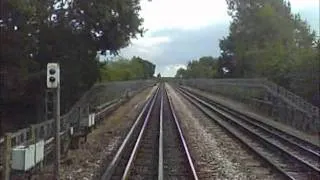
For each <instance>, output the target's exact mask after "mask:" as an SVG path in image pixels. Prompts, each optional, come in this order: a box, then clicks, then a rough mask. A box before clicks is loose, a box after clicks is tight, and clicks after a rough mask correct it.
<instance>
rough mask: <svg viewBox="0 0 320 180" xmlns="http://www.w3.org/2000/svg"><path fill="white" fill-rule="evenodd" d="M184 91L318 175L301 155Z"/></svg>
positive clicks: (319, 171) (316, 170)
mask: <svg viewBox="0 0 320 180" xmlns="http://www.w3.org/2000/svg"><path fill="white" fill-rule="evenodd" d="M184 92H185V93H187V94H188V95H189V96H191V97H192V98H194V99H196V100H197V101H198V102H200V103H201V104H203V105H204V106H206V107H208V108H209V109H211V110H213V111H215V112H217V113H218V114H220V115H222V116H223V117H225V118H227V119H228V120H230V121H231V123H234V124H235V125H236V126H237V127H240V128H242V129H244V130H245V132H246V133H249V134H251V135H252V136H254V137H255V138H258V139H259V140H260V141H262V142H264V143H267V144H268V145H270V146H271V147H273V148H275V149H277V150H278V151H280V152H282V153H284V154H285V155H287V156H288V157H290V158H291V159H293V160H295V161H297V162H299V164H300V165H303V167H304V169H305V170H307V171H309V172H310V173H312V175H315V176H317V177H319V176H320V170H319V168H318V167H315V166H314V165H313V164H310V163H309V162H307V161H305V160H304V159H302V158H301V157H298V156H297V155H295V154H293V153H292V152H289V151H288V150H286V149H284V148H283V147H281V146H279V145H277V144H275V143H274V142H272V141H271V140H269V139H267V138H266V137H263V136H262V135H260V134H258V133H256V132H254V131H253V130H252V129H250V128H249V127H248V126H246V125H244V124H243V123H241V122H239V121H238V120H237V119H235V118H234V117H232V116H230V115H229V114H227V113H225V112H223V111H221V110H219V109H217V108H216V107H213V106H212V105H210V104H208V103H207V102H205V101H204V100H201V99H199V98H197V97H196V96H194V95H192V94H191V93H189V92H186V91H184Z"/></svg>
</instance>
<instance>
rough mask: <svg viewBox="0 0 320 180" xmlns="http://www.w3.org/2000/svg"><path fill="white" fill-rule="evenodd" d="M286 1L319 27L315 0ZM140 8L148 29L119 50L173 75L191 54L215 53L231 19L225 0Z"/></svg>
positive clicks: (183, 0)
mask: <svg viewBox="0 0 320 180" xmlns="http://www.w3.org/2000/svg"><path fill="white" fill-rule="evenodd" d="M290 2H291V6H292V11H293V12H294V13H300V14H301V16H302V18H306V19H307V20H308V22H310V24H311V25H312V27H313V28H317V27H319V0H290ZM141 8H142V9H141V12H140V15H141V17H143V18H144V24H143V26H144V27H145V28H146V29H148V32H147V33H146V34H145V36H144V37H142V38H139V39H133V40H132V44H131V45H130V46H129V47H127V48H125V49H123V50H121V52H120V54H121V55H122V56H124V57H128V58H130V57H132V56H140V57H142V58H144V59H147V60H150V61H152V62H153V63H155V64H156V65H157V69H156V73H159V72H160V73H161V75H162V76H174V75H175V73H176V71H177V70H178V69H179V68H180V67H185V65H183V64H185V63H186V62H187V61H188V60H191V59H193V58H194V56H196V57H198V56H199V57H200V56H202V55H212V56H217V53H218V54H219V50H218V49H219V47H218V44H219V39H220V38H222V37H223V36H225V35H226V34H227V33H228V26H229V22H230V21H231V18H230V17H229V16H228V14H227V4H226V1H225V0H152V2H149V1H148V0H141ZM318 33H319V32H318ZM160 34H161V35H160Z"/></svg>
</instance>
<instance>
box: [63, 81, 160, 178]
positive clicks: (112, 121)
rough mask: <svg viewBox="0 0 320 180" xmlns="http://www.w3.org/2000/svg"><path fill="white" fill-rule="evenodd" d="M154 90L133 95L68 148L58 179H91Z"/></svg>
mask: <svg viewBox="0 0 320 180" xmlns="http://www.w3.org/2000/svg"><path fill="white" fill-rule="evenodd" d="M155 89H156V87H152V88H147V89H146V90H143V91H142V92H140V93H138V94H136V95H135V96H134V97H132V98H131V99H130V100H129V101H128V102H127V103H125V104H123V105H122V106H121V107H119V108H118V109H117V110H116V111H115V112H113V113H112V114H111V115H109V116H108V117H106V118H105V119H104V120H103V122H102V123H101V124H100V125H99V126H98V128H97V129H95V130H94V131H93V132H92V133H90V134H89V135H88V138H87V142H86V143H84V144H82V145H81V147H80V148H79V149H77V150H71V151H69V154H68V158H67V160H65V161H64V163H63V164H62V165H61V179H68V180H70V179H77V180H78V179H79V180H89V179H95V178H96V177H97V174H99V173H100V172H101V168H103V167H105V166H106V163H108V160H109V159H112V157H113V155H114V154H115V152H116V151H117V149H118V147H119V146H120V145H121V142H122V139H123V138H124V136H125V135H126V132H127V131H128V130H129V128H130V127H131V125H132V123H133V122H134V120H135V117H136V115H137V114H138V113H139V110H140V109H141V108H142V106H143V104H144V103H145V102H146V100H147V99H148V97H149V96H150V95H151V94H152V93H153V92H154V90H155Z"/></svg>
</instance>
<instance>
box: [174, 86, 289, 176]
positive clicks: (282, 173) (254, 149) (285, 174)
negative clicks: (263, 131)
mask: <svg viewBox="0 0 320 180" xmlns="http://www.w3.org/2000/svg"><path fill="white" fill-rule="evenodd" d="M178 92H180V94H181V95H182V96H183V97H185V98H186V99H187V100H188V101H189V102H191V103H192V104H193V105H195V106H196V107H197V108H198V109H199V110H200V111H202V112H203V113H204V114H205V115H206V116H207V117H209V118H210V119H212V120H214V121H215V122H216V123H217V124H218V125H219V126H220V127H222V128H223V129H225V130H226V131H228V132H229V133H230V134H231V135H232V136H233V137H235V138H236V139H238V140H239V141H240V142H241V143H242V144H244V145H246V147H247V148H248V149H250V150H251V151H252V152H254V153H255V154H256V155H258V156H259V157H260V158H261V159H263V160H264V161H265V162H267V163H268V164H269V165H270V166H272V167H273V168H274V169H275V170H277V171H278V173H280V174H281V175H283V176H284V177H286V178H287V179H290V180H295V178H294V177H291V176H290V175H288V174H287V173H286V172H285V171H284V170H283V169H282V168H281V167H280V166H278V165H277V164H275V163H274V162H273V161H271V160H270V159H269V158H267V157H265V156H264V155H263V154H261V153H260V152H259V150H257V149H256V148H255V147H252V146H251V145H250V144H249V143H247V141H246V140H245V139H244V138H243V137H241V136H239V134H238V133H236V132H234V131H233V130H232V129H231V128H230V127H229V126H228V125H226V123H223V122H221V121H218V120H216V119H215V118H214V117H213V116H212V115H211V114H210V113H208V112H207V111H206V109H205V108H204V107H203V106H204V105H201V104H200V102H198V101H196V100H194V99H192V98H191V97H189V96H188V95H186V94H185V93H184V92H183V91H181V90H180V89H178Z"/></svg>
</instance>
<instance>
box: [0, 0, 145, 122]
mask: <svg viewBox="0 0 320 180" xmlns="http://www.w3.org/2000/svg"><path fill="white" fill-rule="evenodd" d="M139 11H140V2H139V0H137V1H127V0H117V1H100V0H87V1H82V0H73V1H48V0H42V1H38V0H29V1H23V0H1V17H0V19H1V21H0V29H1V58H0V59H1V60H0V62H1V71H0V72H1V76H4V79H5V80H6V81H5V82H3V83H1V100H2V101H3V102H5V103H6V106H5V107H6V109H5V110H4V111H6V110H8V111H9V110H10V109H12V108H13V107H15V108H16V109H18V108H17V107H20V109H25V110H26V109H27V107H28V110H26V111H25V113H30V116H31V117H30V118H28V119H36V118H35V117H33V116H34V114H39V116H38V117H39V118H38V119H41V113H42V112H43V109H41V108H43V107H44V105H43V102H44V90H45V76H46V74H45V73H46V69H45V68H46V64H47V63H48V62H59V63H60V67H61V83H62V84H61V86H62V87H61V91H62V92H61V96H62V102H61V104H62V111H64V110H68V108H69V107H70V106H71V105H72V104H73V103H74V102H75V101H76V100H77V99H78V98H79V97H80V96H81V95H82V93H83V92H84V91H85V90H87V89H88V88H89V87H90V86H92V85H93V84H94V83H95V82H96V81H97V80H99V79H100V77H99V76H100V67H101V66H102V65H101V62H100V61H99V60H98V58H97V56H98V52H99V53H100V54H107V53H108V54H117V53H118V50H119V49H121V48H123V47H126V46H127V45H128V44H129V43H130V39H131V38H135V37H136V36H137V35H142V34H143V32H144V29H143V28H142V27H141V24H142V21H143V19H142V18H141V17H140V16H139ZM122 73H123V74H128V75H127V76H128V78H127V79H129V77H130V72H125V71H124V72H122ZM10 104H11V105H10ZM62 113H63V112H62ZM22 115H23V113H22Z"/></svg>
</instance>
